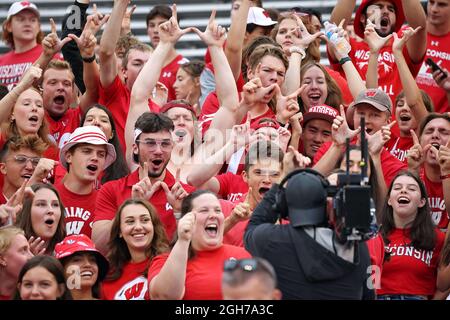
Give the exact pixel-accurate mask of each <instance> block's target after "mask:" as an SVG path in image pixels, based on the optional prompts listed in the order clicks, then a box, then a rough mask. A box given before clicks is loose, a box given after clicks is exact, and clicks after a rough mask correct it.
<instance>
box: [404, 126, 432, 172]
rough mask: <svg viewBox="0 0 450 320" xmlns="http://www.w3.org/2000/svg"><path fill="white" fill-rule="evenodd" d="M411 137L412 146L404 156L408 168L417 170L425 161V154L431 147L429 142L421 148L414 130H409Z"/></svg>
mask: <svg viewBox="0 0 450 320" xmlns="http://www.w3.org/2000/svg"><path fill="white" fill-rule="evenodd" d="M410 132H411V136H412V138H413V143H414V144H413V146H412V147H411V148H410V149H409V150H408V152H407V154H406V157H407V159H408V168H409V169H410V170H413V171H416V172H417V171H418V170H419V168H420V166H421V165H422V163H423V162H424V161H425V155H426V154H427V152H428V150H429V149H430V148H431V144H429V145H426V146H425V147H424V148H422V145H421V144H420V141H419V138H418V137H417V134H416V132H415V131H414V130H412V129H411V130H410Z"/></svg>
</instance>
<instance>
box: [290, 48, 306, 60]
mask: <svg viewBox="0 0 450 320" xmlns="http://www.w3.org/2000/svg"><path fill="white" fill-rule="evenodd" d="M289 52H290V53H294V52H296V53H299V54H300V55H301V56H302V59H305V57H306V52H305V50H304V49H302V48H300V47H296V46H292V47H290V48H289Z"/></svg>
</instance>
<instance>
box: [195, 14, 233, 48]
mask: <svg viewBox="0 0 450 320" xmlns="http://www.w3.org/2000/svg"><path fill="white" fill-rule="evenodd" d="M192 30H193V31H194V32H195V33H196V34H197V35H198V36H199V37H200V39H202V41H203V42H204V43H205V44H206V45H207V46H208V47H219V48H222V47H223V45H224V43H225V38H226V37H225V34H226V30H225V28H224V27H222V26H219V25H218V24H217V22H216V10H213V11H212V12H211V16H210V17H209V21H208V26H207V27H206V29H205V32H201V31H200V30H199V29H197V28H195V27H193V28H192Z"/></svg>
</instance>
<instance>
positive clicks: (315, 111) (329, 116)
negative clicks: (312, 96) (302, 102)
mask: <svg viewBox="0 0 450 320" xmlns="http://www.w3.org/2000/svg"><path fill="white" fill-rule="evenodd" d="M337 115H339V112H338V111H337V110H336V109H335V108H333V107H330V106H327V105H325V104H323V105H319V106H313V107H311V108H309V110H308V112H306V113H305V114H304V116H303V125H304V126H305V125H306V123H307V122H308V121H310V120H313V119H321V120H325V121H328V122H329V123H333V120H334V118H336V116H337Z"/></svg>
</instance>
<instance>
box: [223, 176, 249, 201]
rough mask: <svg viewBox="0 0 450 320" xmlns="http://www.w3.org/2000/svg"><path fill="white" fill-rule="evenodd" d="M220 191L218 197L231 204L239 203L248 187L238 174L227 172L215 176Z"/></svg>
mask: <svg viewBox="0 0 450 320" xmlns="http://www.w3.org/2000/svg"><path fill="white" fill-rule="evenodd" d="M216 179H217V181H219V185H220V189H219V193H218V195H219V196H220V197H221V198H222V199H227V200H229V201H231V202H235V203H236V202H239V200H240V199H241V198H242V196H243V194H245V193H247V192H248V185H247V183H246V182H245V181H244V178H242V175H240V174H234V173H231V172H227V173H224V174H219V175H217V176H216Z"/></svg>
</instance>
